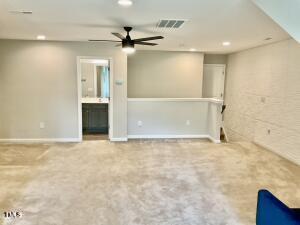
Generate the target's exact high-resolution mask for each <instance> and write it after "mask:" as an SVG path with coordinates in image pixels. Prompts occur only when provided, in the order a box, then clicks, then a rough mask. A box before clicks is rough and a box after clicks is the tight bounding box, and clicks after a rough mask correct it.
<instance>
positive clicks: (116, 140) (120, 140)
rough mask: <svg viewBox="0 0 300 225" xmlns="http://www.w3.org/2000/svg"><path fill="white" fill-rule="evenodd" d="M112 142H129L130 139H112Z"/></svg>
mask: <svg viewBox="0 0 300 225" xmlns="http://www.w3.org/2000/svg"><path fill="white" fill-rule="evenodd" d="M110 141H113V142H123V141H128V138H127V137H121V138H110Z"/></svg>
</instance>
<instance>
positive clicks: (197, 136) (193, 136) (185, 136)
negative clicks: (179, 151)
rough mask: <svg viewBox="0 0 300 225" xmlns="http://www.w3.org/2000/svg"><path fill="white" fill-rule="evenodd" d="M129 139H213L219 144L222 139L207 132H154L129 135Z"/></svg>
mask: <svg viewBox="0 0 300 225" xmlns="http://www.w3.org/2000/svg"><path fill="white" fill-rule="evenodd" d="M128 139H209V140H210V141H212V142H213V143H215V144H219V143H221V141H220V140H216V139H214V138H212V137H211V136H210V135H206V134H190V135H178V134H174V135H165V134H162V135H157V134H153V135H147V134H146V135H128Z"/></svg>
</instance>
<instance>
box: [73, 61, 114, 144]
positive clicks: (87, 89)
mask: <svg viewBox="0 0 300 225" xmlns="http://www.w3.org/2000/svg"><path fill="white" fill-rule="evenodd" d="M111 63H112V62H111V59H106V58H101V57H78V60H77V68H78V75H77V76H78V115H79V138H80V140H86V141H89V140H93V141H96V140H108V139H110V137H111V133H112V132H111V124H112V96H111V92H112V85H111V80H112V73H111Z"/></svg>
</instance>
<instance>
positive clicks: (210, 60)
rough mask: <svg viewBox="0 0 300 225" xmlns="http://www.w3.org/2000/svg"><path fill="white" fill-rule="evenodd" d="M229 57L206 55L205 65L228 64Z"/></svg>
mask: <svg viewBox="0 0 300 225" xmlns="http://www.w3.org/2000/svg"><path fill="white" fill-rule="evenodd" d="M227 57H228V56H227V55H221V54H220V55H219V54H204V64H225V65H226V64H227Z"/></svg>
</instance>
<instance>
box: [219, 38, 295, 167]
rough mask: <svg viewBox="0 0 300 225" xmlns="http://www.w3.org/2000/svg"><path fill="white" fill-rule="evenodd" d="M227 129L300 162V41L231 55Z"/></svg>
mask: <svg viewBox="0 0 300 225" xmlns="http://www.w3.org/2000/svg"><path fill="white" fill-rule="evenodd" d="M225 103H226V105H227V109H226V111H225V129H226V131H227V134H228V135H229V138H230V140H232V141H239V140H249V141H253V142H255V143H257V144H259V145H261V146H264V147H266V148H268V149H270V150H272V151H274V152H276V153H278V154H279V155H281V156H283V157H285V158H288V159H290V160H292V161H294V162H296V163H298V164H300V148H299V146H300V44H299V43H297V42H296V41H295V40H293V39H289V40H286V41H281V42H277V43H274V44H270V45H265V46H262V47H257V48H253V49H249V50H246V51H242V52H238V53H234V54H231V55H229V58H228V66H227V79H226V93H225Z"/></svg>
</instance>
